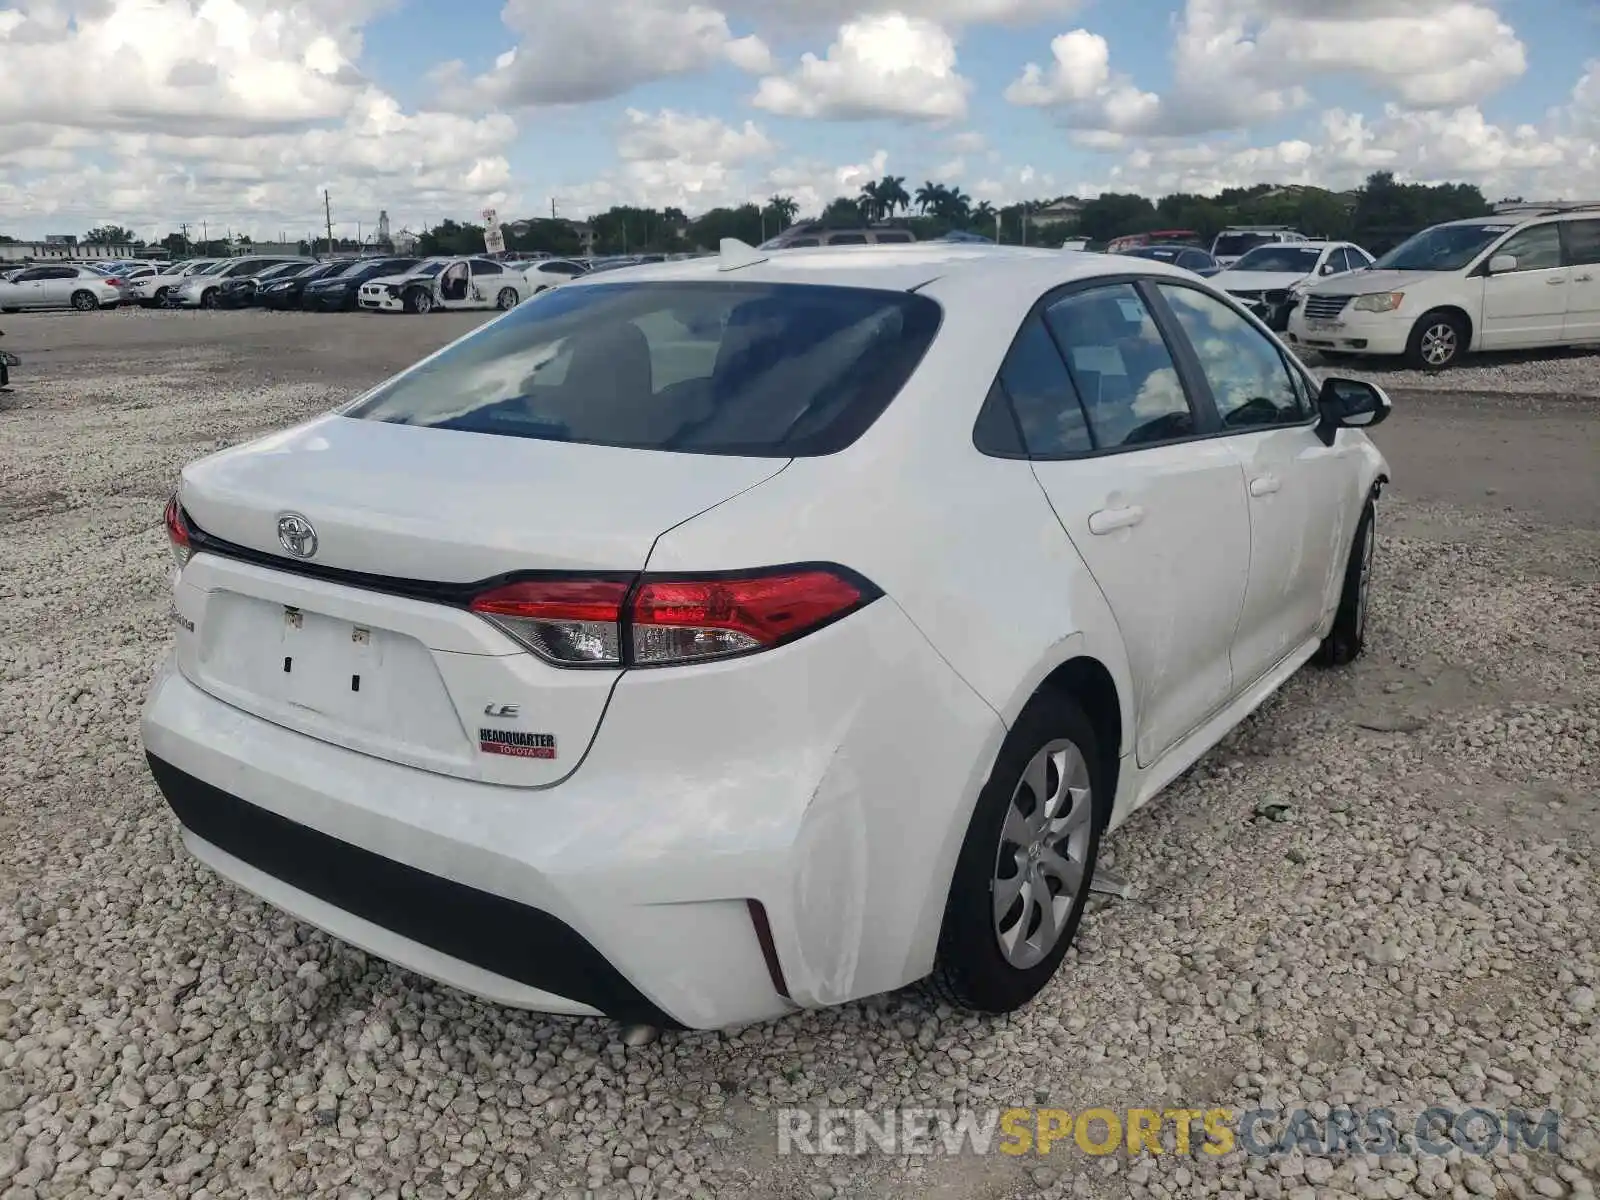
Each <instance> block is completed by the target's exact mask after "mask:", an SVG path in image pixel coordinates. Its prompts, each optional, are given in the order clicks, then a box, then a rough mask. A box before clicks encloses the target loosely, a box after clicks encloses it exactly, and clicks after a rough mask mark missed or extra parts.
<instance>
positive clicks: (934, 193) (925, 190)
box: [916, 179, 949, 216]
mask: <svg viewBox="0 0 1600 1200" xmlns="http://www.w3.org/2000/svg"><path fill="white" fill-rule="evenodd" d="M948 190H949V189H948V188H946V187H945V186H944V184H942V183H935V182H934V181H933V180H931V179H930V180H928V181H927V182H926V183H924V184H923V185H922V186H921V187H919V188H918V189H917V195H916V205H917V211H918V212H920V213H922V214H923V215H924V216H926V215H927V213H928V211H929V210H930V209H932V210H933V211H935V212H937V211H938V209H939V203H940V201H941V200H942V199H943V198H944V196H945V194H946V192H948Z"/></svg>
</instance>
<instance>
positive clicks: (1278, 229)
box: [1211, 225, 1307, 270]
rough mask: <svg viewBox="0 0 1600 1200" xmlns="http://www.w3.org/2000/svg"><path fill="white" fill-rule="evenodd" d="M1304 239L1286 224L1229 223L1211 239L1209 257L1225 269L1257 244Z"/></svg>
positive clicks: (1272, 243)
mask: <svg viewBox="0 0 1600 1200" xmlns="http://www.w3.org/2000/svg"><path fill="white" fill-rule="evenodd" d="M1306 240H1307V239H1306V235H1305V234H1303V233H1300V232H1298V231H1297V230H1294V229H1291V228H1289V227H1288V226H1287V225H1230V226H1228V228H1226V229H1224V230H1223V231H1222V232H1221V233H1219V234H1217V236H1216V238H1215V239H1213V241H1212V243H1211V257H1212V258H1214V259H1216V260H1217V261H1218V262H1219V263H1221V264H1222V267H1223V269H1224V270H1226V269H1227V268H1229V267H1231V266H1232V265H1233V264H1234V263H1236V262H1238V261H1239V260H1240V259H1241V258H1243V257H1244V256H1245V255H1246V254H1248V253H1250V251H1252V250H1254V249H1255V248H1256V247H1257V246H1271V245H1275V244H1277V243H1279V242H1303V241H1306Z"/></svg>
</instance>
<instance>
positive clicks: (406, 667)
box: [178, 415, 788, 786]
mask: <svg viewBox="0 0 1600 1200" xmlns="http://www.w3.org/2000/svg"><path fill="white" fill-rule="evenodd" d="M787 461H788V460H786V459H772V458H740V457H732V456H707V455H681V454H672V453H663V452H658V451H643V450H629V449H619V448H613V447H603V446H589V445H578V444H572V443H562V442H549V441H539V440H536V439H529V438H515V437H503V436H494V435H487V434H478V433H467V432H460V431H455V430H439V429H425V428H418V427H412V426H405V425H397V424H388V423H385V422H381V421H366V420H355V419H351V418H345V417H341V416H336V415H334V416H328V417H324V418H321V419H318V420H316V421H313V422H310V423H308V424H306V425H303V426H299V427H297V428H295V429H291V430H287V431H285V432H283V433H279V434H273V435H270V436H268V437H266V438H263V439H260V440H258V441H256V442H253V443H250V444H247V445H244V446H240V447H237V448H235V449H233V450H229V451H225V452H223V453H222V454H219V455H216V456H214V457H212V458H209V459H206V460H203V461H201V462H199V463H196V464H192V465H191V466H189V467H188V468H186V469H185V471H184V474H183V482H182V487H181V490H180V500H181V504H182V508H183V511H184V513H185V514H186V515H187V519H188V521H189V522H190V524H191V525H192V527H193V530H194V548H195V551H196V553H195V554H194V557H193V558H192V559H191V560H190V562H189V563H188V565H187V566H186V567H185V568H184V570H183V572H182V575H181V578H180V587H179V589H178V598H179V624H180V626H182V627H183V628H184V629H186V630H187V629H188V626H189V625H191V624H192V626H193V630H192V632H191V633H190V634H189V636H187V637H185V636H180V638H179V664H180V667H181V668H182V669H183V670H184V672H185V674H186V675H187V676H188V677H189V678H190V679H191V680H193V681H194V682H195V683H196V684H197V686H199V687H201V688H203V689H205V690H207V691H209V692H211V693H212V694H213V695H215V696H217V697H218V698H219V699H222V700H224V701H226V702H228V703H230V704H233V705H234V706H236V707H239V708H242V709H244V710H246V711H249V712H253V713H255V714H256V715H258V716H261V717H262V718H264V719H266V720H269V721H272V722H274V723H275V724H279V725H283V726H285V727H288V728H293V729H296V730H298V731H300V732H303V733H306V734H308V735H309V736H312V737H317V738H320V739H322V740H324V741H329V742H333V743H336V744H340V745H344V746H347V747H349V748H351V749H354V750H359V751H361V752H363V753H370V754H375V755H378V756H380V757H384V758H388V759H390V760H392V761H398V762H404V763H407V764H409V765H412V766H416V767H419V768H422V769H425V770H433V771H440V772H443V773H447V774H452V775H457V776H460V777H464V778H471V779H478V780H482V781H485V782H494V783H505V784H512V785H520V786H542V785H549V784H552V783H556V782H559V781H560V780H561V779H562V778H564V777H565V776H566V775H567V774H568V773H570V771H571V770H572V769H573V768H574V767H575V766H576V765H577V763H578V762H579V761H580V760H581V759H582V756H583V753H584V751H585V749H586V748H587V746H588V744H589V742H590V740H591V739H592V737H593V735H594V732H595V730H596V729H597V728H598V727H599V723H600V719H601V716H602V715H603V713H604V711H605V705H606V701H607V699H608V697H609V695H610V691H611V688H612V686H613V684H614V683H615V680H616V678H617V676H618V675H619V674H620V671H619V669H617V668H609V667H595V668H588V669H573V668H569V667H560V666H555V665H552V664H550V663H548V662H546V661H544V660H543V659H541V658H540V657H538V656H537V655H535V654H534V653H532V652H530V651H529V650H527V649H525V648H524V647H523V646H522V645H520V644H518V643H517V642H516V641H514V640H512V638H511V637H510V636H508V635H507V634H506V633H504V632H502V629H501V628H500V627H497V626H495V625H493V624H491V623H490V622H489V621H488V620H486V619H484V618H483V617H481V616H479V615H478V614H476V613H473V612H471V611H470V610H469V608H468V605H469V604H470V602H471V599H472V597H473V596H474V595H475V594H477V593H478V592H481V591H487V590H489V589H490V588H491V587H492V586H495V585H498V584H501V583H504V582H505V580H506V579H507V578H508V577H511V578H518V577H526V574H527V573H542V572H558V573H568V572H570V573H576V574H579V575H583V576H608V577H616V576H617V575H619V574H620V575H623V576H627V575H630V574H632V573H636V572H638V571H640V570H641V569H642V568H643V567H644V565H645V562H646V559H647V558H648V556H649V553H650V549H651V547H652V546H653V544H654V542H655V540H656V538H657V537H658V536H659V535H660V534H662V533H663V532H665V531H666V530H668V529H670V528H672V527H673V526H675V525H677V524H679V523H681V522H683V521H685V520H687V519H689V518H691V517H693V516H695V515H697V514H698V513H701V512H703V511H705V510H706V509H708V508H711V507H713V506H715V505H716V504H718V503H720V502H721V501H723V500H726V499H728V498H729V497H731V496H733V495H736V494H738V493H739V492H742V491H744V490H746V489H748V488H750V487H753V486H756V485H758V484H760V483H761V482H762V481H764V480H766V479H769V478H771V477H772V476H773V475H775V474H777V473H778V472H779V471H781V470H782V469H783V468H784V466H785V465H786V463H787ZM280 521H286V522H288V524H286V526H285V534H284V537H283V538H282V539H280V533H279V524H280ZM302 523H303V524H302ZM308 533H309V534H311V535H314V539H315V541H314V543H313V542H312V540H311V538H310V537H308V536H307V534H308ZM290 546H295V547H298V548H299V549H300V550H301V551H302V553H303V554H304V556H303V557H297V556H296V555H294V554H293V553H291V551H290V549H289V547H290Z"/></svg>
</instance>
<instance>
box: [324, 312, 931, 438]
mask: <svg viewBox="0 0 1600 1200" xmlns="http://www.w3.org/2000/svg"><path fill="white" fill-rule="evenodd" d="M939 318H940V309H939V306H938V305H937V304H936V303H934V302H933V301H932V300H930V299H928V298H927V297H925V296H917V295H912V294H910V293H906V292H890V291H880V290H877V289H868V288H844V287H822V286H816V285H811V284H758V283H665V282H663V283H614V284H593V285H584V286H579V287H568V288H559V289H553V290H551V291H547V292H545V293H544V294H543V295H541V296H539V297H537V298H535V299H533V300H530V301H528V302H526V303H524V304H521V305H519V306H518V307H516V308H515V309H513V310H512V311H511V312H510V313H509V314H507V315H506V316H505V317H503V318H501V319H500V320H498V321H494V322H492V323H491V324H489V325H486V326H484V327H483V329H482V330H480V331H479V332H477V333H474V334H472V335H470V336H468V337H467V338H465V339H463V340H462V341H460V342H458V343H456V344H455V345H454V346H451V347H450V348H448V349H446V350H445V351H444V352H443V353H441V354H440V355H439V356H438V357H436V358H433V359H431V360H427V361H424V362H422V363H419V364H417V366H415V367H413V368H412V369H411V370H409V371H407V372H405V373H404V374H402V375H399V376H397V377H396V378H394V379H392V380H390V381H389V382H388V383H385V384H382V385H381V386H379V387H378V388H377V390H375V391H373V392H371V393H369V394H368V395H366V396H364V397H362V398H361V399H360V400H358V401H356V402H355V403H354V404H353V405H351V406H350V407H349V408H347V409H345V410H344V415H345V416H349V417H358V418H361V419H364V420H369V421H390V422H394V423H396V424H401V425H426V426H431V427H433V428H438V429H459V430H467V431H470V432H474V433H492V434H502V435H505V436H508V437H527V438H539V439H543V440H546V441H563V442H587V443H592V444H596V445H603V446H628V447H637V448H642V449H650V450H676V451H683V452H685V453H695V454H740V455H751V456H756V457H769V458H790V457H797V456H806V455H817V454H831V453H833V452H834V451H836V450H841V449H843V448H844V447H845V446H848V445H849V444H850V443H851V442H853V441H854V440H855V439H856V438H858V437H859V436H861V434H862V433H863V432H864V431H865V430H866V428H867V427H868V426H869V425H871V424H872V422H873V421H874V420H876V419H877V417H878V416H879V414H880V413H882V412H883V410H884V408H885V407H887V406H888V404H889V401H890V400H892V399H893V398H894V396H895V394H896V393H897V392H899V390H900V388H901V387H902V386H903V385H904V384H905V381H906V379H907V378H909V377H910V375H911V372H912V371H913V370H915V369H916V365H917V363H918V362H920V361H921V359H922V355H923V353H924V352H925V351H926V350H927V348H928V345H929V343H930V342H931V341H932V340H933V336H934V334H935V333H936V332H937V330H938V327H939Z"/></svg>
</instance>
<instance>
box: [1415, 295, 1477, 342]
mask: <svg viewBox="0 0 1600 1200" xmlns="http://www.w3.org/2000/svg"><path fill="white" fill-rule="evenodd" d="M1434 313H1449V314H1450V315H1451V316H1452V317H1456V318H1457V319H1458V320H1460V321H1461V323H1462V324H1463V325H1465V326H1466V327H1467V344H1466V348H1465V350H1464V351H1463V353H1468V352H1471V351H1473V350H1476V349H1477V348H1478V323H1477V322H1476V321H1474V320H1473V319H1472V314H1471V313H1469V312H1468V311H1467V310H1466V309H1464V308H1462V307H1461V306H1460V305H1459V304H1435V305H1432V306H1430V307H1428V308H1426V309H1424V310H1423V312H1422V314H1421V315H1420V316H1419V317H1417V319H1416V320H1415V321H1413V322H1412V323H1411V332H1412V333H1413V334H1414V333H1415V332H1416V331H1417V327H1418V326H1420V325H1421V324H1422V322H1423V321H1424V320H1425V319H1426V318H1428V317H1431V316H1432V315H1433V314H1434ZM1408 336H1409V335H1408Z"/></svg>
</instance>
